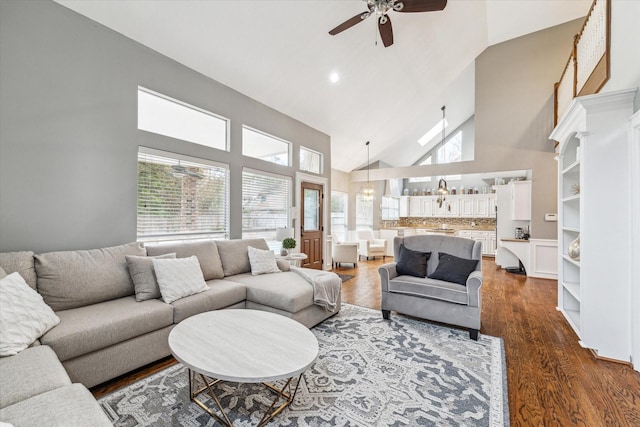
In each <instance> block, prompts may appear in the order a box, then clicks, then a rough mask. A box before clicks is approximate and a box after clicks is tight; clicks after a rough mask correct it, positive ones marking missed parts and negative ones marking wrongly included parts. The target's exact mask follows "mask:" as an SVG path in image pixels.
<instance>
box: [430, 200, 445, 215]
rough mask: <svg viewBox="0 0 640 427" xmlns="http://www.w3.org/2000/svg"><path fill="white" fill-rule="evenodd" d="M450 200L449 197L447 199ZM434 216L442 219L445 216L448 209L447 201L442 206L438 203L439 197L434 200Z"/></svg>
mask: <svg viewBox="0 0 640 427" xmlns="http://www.w3.org/2000/svg"><path fill="white" fill-rule="evenodd" d="M447 199H448V197H447ZM432 206H433V216H438V217H442V216H445V210H446V209H447V201H446V200H445V201H444V202H442V206H440V204H439V203H438V197H435V198H434V199H433V204H432Z"/></svg>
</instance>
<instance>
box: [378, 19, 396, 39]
mask: <svg viewBox="0 0 640 427" xmlns="http://www.w3.org/2000/svg"><path fill="white" fill-rule="evenodd" d="M378 30H380V38H381V39H382V44H384V47H389V46H391V45H392V44H393V28H392V27H391V18H389V16H387V15H383V16H381V17H380V18H378Z"/></svg>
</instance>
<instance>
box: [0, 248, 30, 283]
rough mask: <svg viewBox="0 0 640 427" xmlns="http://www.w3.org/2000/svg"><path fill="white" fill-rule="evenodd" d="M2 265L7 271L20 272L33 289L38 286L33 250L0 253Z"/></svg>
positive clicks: (0, 263) (0, 264)
mask: <svg viewBox="0 0 640 427" xmlns="http://www.w3.org/2000/svg"><path fill="white" fill-rule="evenodd" d="M0 267H2V269H3V270H4V271H5V272H6V273H7V274H10V273H14V272H17V273H20V275H21V276H22V277H23V278H24V280H25V282H27V284H28V285H29V286H31V287H32V288H33V289H35V288H36V282H37V280H36V268H35V265H34V259H33V252H31V251H21V252H3V253H0Z"/></svg>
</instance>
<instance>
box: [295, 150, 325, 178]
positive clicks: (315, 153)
mask: <svg viewBox="0 0 640 427" xmlns="http://www.w3.org/2000/svg"><path fill="white" fill-rule="evenodd" d="M303 152H307V153H309V155H311V156H318V162H317V166H318V167H317V168H313V166H314V162H313V161H311V162H310V163H311V164H310V165H309V166H307V165H306V164H305V162H303V154H302V153H303ZM299 154H300V170H301V171H305V172H311V173H317V174H318V175H321V174H322V171H323V170H324V169H323V168H324V164H323V163H324V155H323V154H322V153H321V152H319V151H316V150H312V149H311V148H307V147H303V146H300V150H299Z"/></svg>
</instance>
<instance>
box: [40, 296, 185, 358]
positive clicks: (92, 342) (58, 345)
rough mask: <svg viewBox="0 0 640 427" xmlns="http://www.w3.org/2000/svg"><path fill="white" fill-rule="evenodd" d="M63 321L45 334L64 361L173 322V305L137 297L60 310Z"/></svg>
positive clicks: (45, 338)
mask: <svg viewBox="0 0 640 427" xmlns="http://www.w3.org/2000/svg"><path fill="white" fill-rule="evenodd" d="M56 314H57V315H58V317H60V324H59V325H58V326H56V327H55V328H53V329H51V330H50V331H49V332H47V333H46V334H45V335H43V336H42V338H41V339H40V342H41V343H42V344H45V345H49V346H51V347H52V348H53V350H54V351H55V352H56V354H57V355H58V357H59V358H60V360H61V361H63V362H64V361H65V360H68V359H72V358H74V357H77V356H80V355H83V354H86V353H90V352H93V351H96V350H100V349H103V348H105V347H109V346H112V345H114V344H117V343H120V342H123V341H126V340H128V339H131V338H134V337H137V336H140V335H144V334H147V333H149V332H153V331H156V330H158V329H162V328H164V327H166V326H170V325H172V324H173V307H172V306H171V305H169V304H165V303H164V302H162V301H160V300H149V301H144V302H137V301H136V300H135V297H133V296H130V297H125V298H120V299H117V300H112V301H106V302H101V303H98V304H92V305H89V306H86V307H79V308H73V309H70V310H63V311H59V312H57V313H56Z"/></svg>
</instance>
